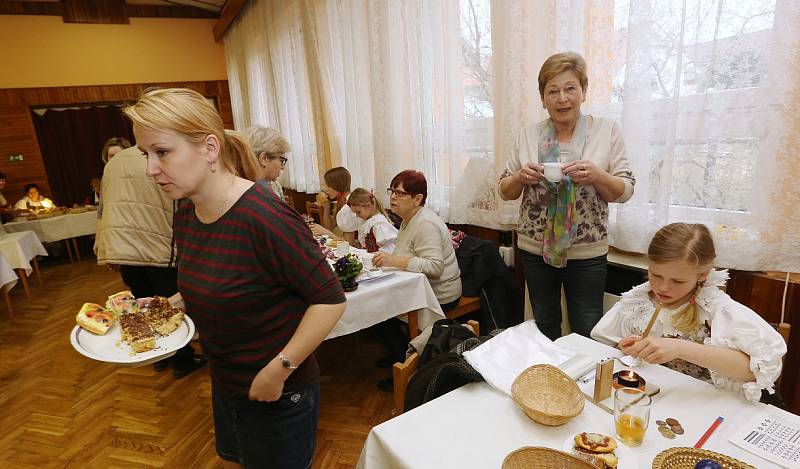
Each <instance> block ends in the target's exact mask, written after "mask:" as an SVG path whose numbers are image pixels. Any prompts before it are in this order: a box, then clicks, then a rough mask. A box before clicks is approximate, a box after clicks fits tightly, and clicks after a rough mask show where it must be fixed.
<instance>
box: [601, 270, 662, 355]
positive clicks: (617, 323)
mask: <svg viewBox="0 0 800 469" xmlns="http://www.w3.org/2000/svg"><path fill="white" fill-rule="evenodd" d="M648 285H649V284H646V283H645V284H642V285H639V286H636V287H634V288H633V289H631V290H629V291H627V292H625V293H623V294H622V298H621V299H620V300H619V301H617V303H616V304H614V306H612V307H611V309H610V310H608V312H607V313H606V314H604V315H603V317H602V318H600V321H599V322H598V323H597V324H596V325H595V326H594V328H593V329H592V332H591V333H590V334H589V335H590V336H591V337H592V339H594V340H596V341H598V342H602V343H604V344H607V345H611V346H612V347H616V346H617V344H618V343H619V341H620V340H622V339H624V338H625V337H628V336H630V335H633V334H641V332H642V330H641V323H642V322H643V321H646V320H648V319H649V318H650V314H652V311H651V310H652V309H653V308H652V307H651V306H650V305H649V300H648V299H647V291H648V290H649V286H648Z"/></svg>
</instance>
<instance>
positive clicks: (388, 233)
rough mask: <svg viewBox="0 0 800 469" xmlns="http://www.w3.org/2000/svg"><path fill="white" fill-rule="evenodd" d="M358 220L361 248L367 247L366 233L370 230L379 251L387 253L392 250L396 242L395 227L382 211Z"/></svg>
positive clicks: (390, 252)
mask: <svg viewBox="0 0 800 469" xmlns="http://www.w3.org/2000/svg"><path fill="white" fill-rule="evenodd" d="M359 220H360V223H359V226H358V242H359V243H361V247H362V248H364V249H366V248H367V234H369V233H370V232H372V234H373V235H374V236H375V242H376V243H378V247H379V248H378V250H379V251H380V252H385V253H387V254H392V253H393V252H394V247H395V244H397V228H395V227H394V225H392V223H391V222H390V221H389V220H388V219H387V218H386V217H385V216H384V215H383V214H382V213H376V214H375V215H373V216H371V217H369V218H368V219H366V220H361V219H359Z"/></svg>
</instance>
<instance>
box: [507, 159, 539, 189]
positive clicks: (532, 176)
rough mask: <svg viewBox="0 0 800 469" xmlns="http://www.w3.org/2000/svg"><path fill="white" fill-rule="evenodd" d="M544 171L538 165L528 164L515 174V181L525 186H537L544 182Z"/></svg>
mask: <svg viewBox="0 0 800 469" xmlns="http://www.w3.org/2000/svg"><path fill="white" fill-rule="evenodd" d="M542 171H544V167H543V166H542V165H540V164H536V163H526V164H525V165H524V166H523V167H522V168H520V170H519V171H517V172H516V173H514V179H516V180H517V182H518V183H520V184H522V185H523V186H525V185H530V184H532V185H536V184H539V181H541V180H542Z"/></svg>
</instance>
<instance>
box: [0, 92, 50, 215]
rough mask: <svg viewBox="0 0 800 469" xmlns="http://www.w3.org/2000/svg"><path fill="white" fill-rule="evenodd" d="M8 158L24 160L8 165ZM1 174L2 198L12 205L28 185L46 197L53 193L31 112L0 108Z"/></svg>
mask: <svg viewBox="0 0 800 469" xmlns="http://www.w3.org/2000/svg"><path fill="white" fill-rule="evenodd" d="M11 155H22V156H23V158H24V159H23V161H14V162H11V161H9V160H8V158H9V156H11ZM0 172H3V173H5V175H6V178H7V180H6V187H5V189H3V196H5V198H6V200H8V202H9V203H11V204H13V203H16V201H17V200H19V199H21V198H22V190H23V188H24V186H25V184H28V183H30V182H35V183H37V184H38V185H39V188H40V189H41V191H42V193H43V194H45V195H47V196H48V197H49V196H50V194H51V192H52V191H51V190H50V182H49V181H48V179H47V173H46V172H45V169H44V162H43V161H42V154H41V151H40V150H39V142H38V141H37V140H36V131H35V130H34V128H33V120H32V119H31V114H30V110H29V109H28V108H27V107H25V106H0Z"/></svg>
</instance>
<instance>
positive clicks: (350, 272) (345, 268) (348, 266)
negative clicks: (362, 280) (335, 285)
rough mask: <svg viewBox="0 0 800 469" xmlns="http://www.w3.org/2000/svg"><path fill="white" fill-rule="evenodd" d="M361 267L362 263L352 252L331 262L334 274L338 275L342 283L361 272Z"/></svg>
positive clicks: (362, 266)
mask: <svg viewBox="0 0 800 469" xmlns="http://www.w3.org/2000/svg"><path fill="white" fill-rule="evenodd" d="M363 268H364V265H363V264H362V263H361V261H360V260H359V259H358V257H356V256H355V255H354V254H347V255H345V256H342V257H340V258H339V259H337V260H336V262H334V264H333V270H334V271H335V272H336V276H337V277H339V281H340V282H343V283H344V282H346V281H348V280H351V279H355V278H356V277H358V274H360V273H361V270H362V269H363Z"/></svg>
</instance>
